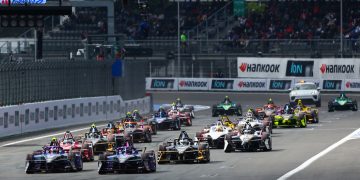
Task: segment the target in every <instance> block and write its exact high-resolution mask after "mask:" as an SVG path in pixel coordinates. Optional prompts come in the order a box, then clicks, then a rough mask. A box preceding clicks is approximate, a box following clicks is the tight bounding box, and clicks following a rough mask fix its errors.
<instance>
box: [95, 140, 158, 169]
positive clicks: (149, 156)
mask: <svg viewBox="0 0 360 180" xmlns="http://www.w3.org/2000/svg"><path fill="white" fill-rule="evenodd" d="M155 171H156V156H155V152H154V151H146V148H144V149H143V150H142V151H141V152H140V151H139V150H137V149H136V148H134V147H133V146H132V145H129V144H128V145H126V146H122V147H118V148H115V149H114V151H112V152H106V153H104V154H100V156H99V161H98V173H99V174H107V173H119V172H136V173H144V172H155Z"/></svg>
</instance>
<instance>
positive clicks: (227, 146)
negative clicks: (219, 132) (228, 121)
mask: <svg viewBox="0 0 360 180" xmlns="http://www.w3.org/2000/svg"><path fill="white" fill-rule="evenodd" d="M230 141H231V135H229V134H227V135H226V136H225V139H224V143H225V144H224V152H225V153H230V152H232V151H233V149H232V147H231V144H230V143H229V142H230Z"/></svg>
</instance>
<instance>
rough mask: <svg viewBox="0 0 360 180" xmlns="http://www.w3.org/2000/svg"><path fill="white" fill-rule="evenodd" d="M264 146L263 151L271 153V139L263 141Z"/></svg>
mask: <svg viewBox="0 0 360 180" xmlns="http://www.w3.org/2000/svg"><path fill="white" fill-rule="evenodd" d="M264 143H265V146H264V149H263V150H264V151H271V150H272V142H271V138H266V139H265V141H264Z"/></svg>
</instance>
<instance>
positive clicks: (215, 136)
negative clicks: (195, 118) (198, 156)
mask: <svg viewBox="0 0 360 180" xmlns="http://www.w3.org/2000/svg"><path fill="white" fill-rule="evenodd" d="M230 132H232V129H231V128H229V127H227V126H225V125H224V124H223V123H222V122H221V121H217V122H216V123H215V124H212V125H210V127H206V128H204V129H203V130H202V131H201V132H197V133H196V136H195V138H194V140H195V141H207V142H208V144H209V146H210V147H212V148H223V147H224V139H225V136H226V135H227V134H229V133H230Z"/></svg>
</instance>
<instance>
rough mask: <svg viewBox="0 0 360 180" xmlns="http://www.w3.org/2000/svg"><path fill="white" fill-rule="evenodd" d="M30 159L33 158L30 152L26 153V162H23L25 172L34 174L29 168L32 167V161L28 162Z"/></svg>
mask: <svg viewBox="0 0 360 180" xmlns="http://www.w3.org/2000/svg"><path fill="white" fill-rule="evenodd" d="M31 160H33V156H32V154H28V155H26V163H25V173H26V174H34V172H33V171H31V169H32V163H31V162H30V161H31Z"/></svg>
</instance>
